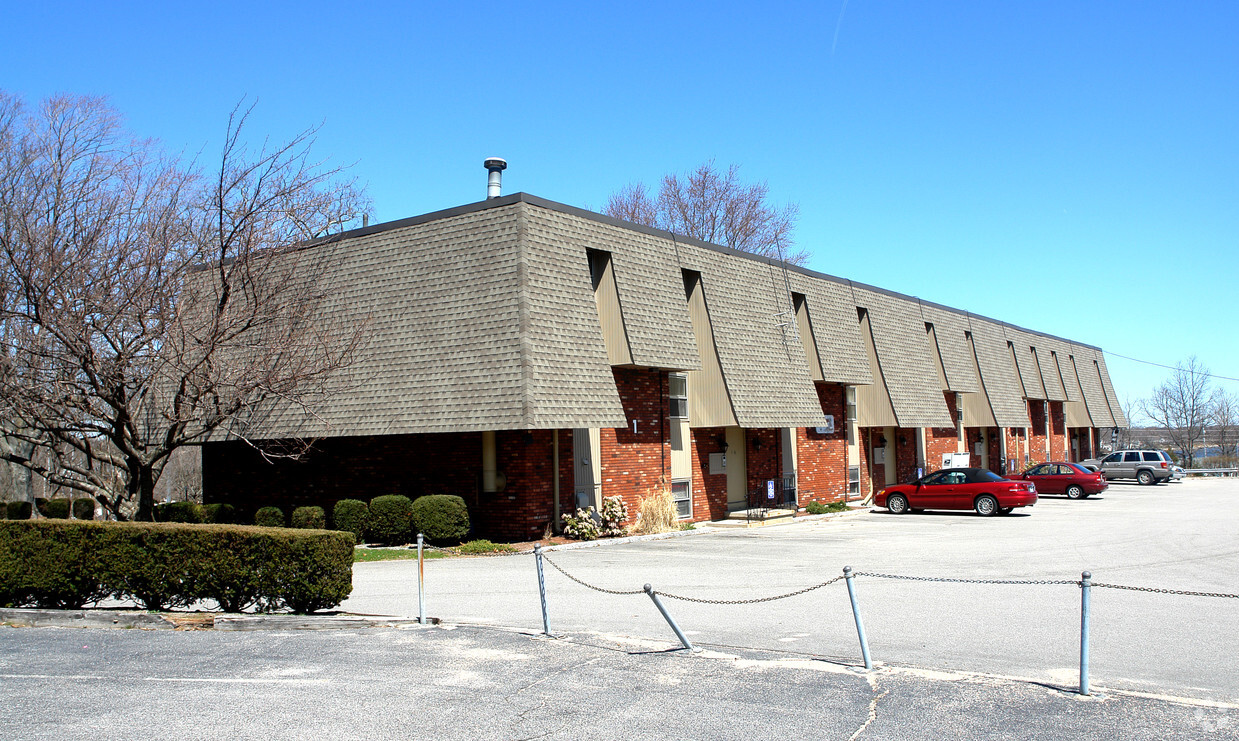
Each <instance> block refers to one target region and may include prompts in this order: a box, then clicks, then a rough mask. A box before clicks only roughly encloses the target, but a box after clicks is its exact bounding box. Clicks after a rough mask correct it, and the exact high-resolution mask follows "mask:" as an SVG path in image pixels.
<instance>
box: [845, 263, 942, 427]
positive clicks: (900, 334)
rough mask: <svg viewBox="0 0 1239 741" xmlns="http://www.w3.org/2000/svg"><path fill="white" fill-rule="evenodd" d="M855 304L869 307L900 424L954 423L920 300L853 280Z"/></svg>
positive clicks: (885, 375) (879, 351)
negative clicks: (893, 293) (873, 287)
mask: <svg viewBox="0 0 1239 741" xmlns="http://www.w3.org/2000/svg"><path fill="white" fill-rule="evenodd" d="M852 290H853V294H854V297H855V300H856V305H857V306H860V307H863V308H864V309H866V310H867V311H868V312H869V326H870V327H872V329H873V346H874V349H875V350H877V355H878V364H879V365H881V366H882V377H883V378H884V379H886V388H887V390H888V391H889V392H890V398H891V405H892V406H893V407H894V408H895V418H896V419H897V420H899V426H900V427H951V426H953V425H954V421H953V420H952V419H951V413H950V410H949V409H947V406H946V400H945V399H944V398H943V396H942V387H941V385H940V383H939V381H938V370H937V367H936V366H937V363H936V361H935V360H934V359H933V358H932V357H931V356H930V355H929V343H928V342H926V341H925V320H924V317H923V316H922V315H921V307H920V304H919V302H917V301H916V300H915V299H908V298H904V297H898V296H894V295H891V294H888V293H885V292H883V291H879V290H874V289H872V288H870V287H868V286H862V285H861V284H859V283H853V284H852Z"/></svg>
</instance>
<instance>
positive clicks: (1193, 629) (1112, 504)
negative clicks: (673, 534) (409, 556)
mask: <svg viewBox="0 0 1239 741" xmlns="http://www.w3.org/2000/svg"><path fill="white" fill-rule="evenodd" d="M550 558H551V559H552V560H553V561H554V562H555V563H556V564H557V565H559V566H560V567H562V568H563V569H564V570H565V571H567V572H568V573H570V574H572V575H573V576H575V577H577V578H578V579H581V580H582V581H585V582H588V583H590V584H593V585H596V586H600V587H603V588H606V589H611V590H620V591H623V590H633V589H640V588H641V586H642V585H643V584H645V583H650V584H652V585H654V587H655V588H656V589H658V590H659V591H660V592H665V593H673V594H680V595H684V596H690V597H696V598H705V599H714V600H744V599H753V598H758V597H765V596H772V595H778V594H781V593H784V592H790V591H794V590H798V589H801V588H804V587H807V586H812V585H814V584H817V583H820V582H823V581H825V580H827V579H829V578H831V577H834V576H836V575H838V574H839V573H840V570H841V569H842V567H843V566H845V565H851V566H852V567H853V568H854V569H856V570H857V571H859V572H879V573H887V574H897V575H905V576H916V577H947V578H963V579H1004V580H1005V579H1019V580H1036V581H1041V580H1078V579H1079V578H1080V573H1081V572H1082V571H1085V570H1088V571H1091V572H1092V573H1093V578H1094V580H1095V581H1097V582H1102V583H1110V584H1119V585H1129V586H1137V587H1149V588H1159V589H1172V590H1191V591H1203V592H1223V593H1235V592H1239V480H1235V479H1212V480H1189V481H1184V482H1181V483H1172V484H1163V485H1159V486H1154V487H1141V486H1138V485H1135V484H1126V483H1117V482H1116V483H1114V484H1112V485H1111V487H1110V489H1109V490H1108V491H1107V492H1105V493H1103V494H1101V495H1098V496H1094V497H1091V498H1089V499H1086V500H1080V501H1070V500H1067V499H1066V498H1058V497H1044V498H1042V500H1041V501H1040V502H1039V503H1038V504H1037V506H1036V507H1034V508H1032V509H1031V510H1025V511H1023V512H1017V513H1016V514H1013V515H1011V516H1009V517H995V518H981V517H978V516H976V515H974V514H972V513H954V512H952V513H925V514H918V515H905V516H893V515H890V514H887V513H885V512H884V511H881V510H875V511H872V512H864V513H859V514H853V515H850V516H847V517H844V518H838V519H830V520H818V521H814V522H808V523H797V524H793V525H789V526H782V527H767V528H758V529H752V530H745V531H730V532H719V533H701V534H692V535H690V536H689V537H684V538H675V539H670V540H659V541H643V542H635V543H627V544H620V545H612V546H604V547H599V548H589V549H578V550H570V551H560V552H556V553H552V554H551V555H550ZM426 580H427V612H428V614H429V615H432V616H435V617H439V618H441V619H443V620H445V621H447V622H451V623H458V624H488V625H502V626H512V627H516V628H521V629H525V630H529V631H534V632H536V631H537V630H540V628H541V613H540V610H539V603H538V596H537V591H536V576H535V569H534V565H533V559H532V557H530V556H517V557H503V558H487V559H480V558H479V559H453V560H437V561H428V562H427V564H426ZM354 584H355V589H354V593H353V596H352V597H350V599H349V600H348V601H347V602H346V603H345V604H344V608H345V609H347V610H350V611H353V612H363V613H378V614H396V615H415V614H416V613H417V594H416V569H415V564H413V563H410V562H395V563H390V562H389V563H371V564H359V565H358V566H357V567H356V569H355V572H354ZM856 587H857V593H858V601H859V603H860V607H861V611H862V616H863V618H864V621H865V626H866V628H867V631H868V634H869V641H870V646H871V651H872V655H873V658H874V660H875V661H877V662H881V663H885V664H887V665H898V666H913V667H921V668H926V669H932V670H958V671H966V672H980V673H986V674H993V675H1000V676H1008V677H1019V678H1023V679H1027V680H1030V681H1034V682H1040V683H1043V684H1045V685H1047V686H1051V687H1058V688H1072V687H1074V686H1076V684H1077V682H1078V673H1079V668H1078V666H1079V665H1078V659H1079V655H1078V654H1079V623H1080V590H1079V588H1078V587H1077V586H1075V585H1014V586H1013V585H984V584H954V583H943V582H932V581H894V580H885V579H877V578H873V577H859V578H858V579H857V581H856ZM547 588H548V602H549V610H550V621H551V628H552V631H553V632H564V633H573V634H601V635H618V636H631V637H638V638H644V639H653V640H664V641H673V640H674V637H673V635H672V634H671V632H670V630H669V628H668V627H667V625H666V623H664V622H663V621H662V619H661V617H660V616H659V615H658V613H657V612H656V610H655V608H654V606H653V605H652V604H651V603H650V600H649V599H648V598H647V597H646V596H644V595H627V596H613V595H609V594H603V593H599V592H596V591H591V590H588V589H586V588H584V587H582V586H579V585H578V584H576V583H574V582H572V581H570V580H569V579H567V578H566V577H565V576H563V574H561V573H560V572H558V571H557V570H555V569H554V568H550V567H548V570H547ZM666 604H667V606H668V609H669V610H670V611H671V612H672V614H673V616H674V617H675V618H676V619H677V621H678V622H679V623H680V625H681V626H682V627H683V628H684V629H685V632H686V633H687V634H688V635H689V637H690V639H691V640H692V641H694V642H695V643H698V644H701V645H703V646H706V647H707V648H715V649H720V650H725V649H727V648H728V647H743V648H746V649H762V650H768V651H777V652H782V653H783V654H784V655H787V656H811V657H826V658H829V659H832V660H838V661H843V662H853V663H858V662H859V660H860V653H859V648H858V643H857V638H856V632H855V627H854V625H853V622H852V615H851V611H850V608H849V604H848V599H847V593H846V589H845V587H844V585H843V584H842V583H836V584H832V585H830V586H827V587H823V588H822V589H818V590H815V591H813V592H810V593H808V594H804V595H801V596H798V597H793V598H789V599H783V600H778V601H774V602H768V603H762V604H752V605H717V604H699V603H690V602H681V601H674V600H666ZM1092 610H1093V618H1092V632H1091V635H1092V662H1091V664H1092V665H1091V673H1090V676H1091V681H1092V684H1093V686H1094V688H1101V690H1106V689H1108V690H1114V691H1127V692H1135V693H1147V694H1150V695H1154V696H1170V697H1183V698H1194V699H1201V700H1208V701H1217V702H1223V703H1239V672H1236V671H1235V670H1234V667H1235V666H1239V647H1237V646H1236V643H1235V641H1234V638H1233V637H1234V636H1235V635H1239V600H1235V599H1218V598H1205V597H1187V596H1179V595H1170V594H1157V593H1148V592H1129V591H1119V590H1113V589H1094V592H1093V606H1092Z"/></svg>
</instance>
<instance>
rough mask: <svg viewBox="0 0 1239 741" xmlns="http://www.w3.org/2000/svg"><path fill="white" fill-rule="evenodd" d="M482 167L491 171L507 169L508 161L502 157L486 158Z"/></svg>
mask: <svg viewBox="0 0 1239 741" xmlns="http://www.w3.org/2000/svg"><path fill="white" fill-rule="evenodd" d="M482 166H483V167H485V168H486V169H487V170H491V171H495V170H498V171H502V170H506V169H508V161H507V160H505V159H504V158H502V157H487V158H486V161H485V162H483V163H482Z"/></svg>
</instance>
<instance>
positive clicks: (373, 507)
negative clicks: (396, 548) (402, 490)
mask: <svg viewBox="0 0 1239 741" xmlns="http://www.w3.org/2000/svg"><path fill="white" fill-rule="evenodd" d="M369 532H370V539H371V540H373V541H374V542H376V543H381V544H383V545H400V544H403V543H408V542H409V540H410V535H411V534H412V532H413V502H412V500H410V499H409V498H408V497H406V496H403V495H401V494H387V495H385V496H381V497H375V498H374V499H372V500H370V525H369Z"/></svg>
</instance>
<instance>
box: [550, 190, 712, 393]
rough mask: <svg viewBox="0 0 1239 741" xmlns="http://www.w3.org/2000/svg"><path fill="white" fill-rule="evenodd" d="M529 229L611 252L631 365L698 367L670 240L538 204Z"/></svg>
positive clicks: (556, 240)
mask: <svg viewBox="0 0 1239 741" xmlns="http://www.w3.org/2000/svg"><path fill="white" fill-rule="evenodd" d="M529 233H530V234H531V235H538V236H539V238H540V239H548V240H552V241H553V242H554V243H555V244H559V245H561V246H563V245H572V246H574V247H581V248H582V249H583V248H585V247H588V248H590V249H596V250H602V251H604V252H610V253H611V266H612V269H613V270H614V272H615V283H616V288H617V289H618V291H619V301H620V311H621V312H622V313H623V316H624V329H625V331H626V333H627V335H628V345H629V348H630V349H631V351H632V362H633V364H634V365H641V366H649V367H652V368H668V369H672V370H697V369H699V368H701V360H700V358H698V357H697V346H696V343H695V341H694V340H693V327H692V324H691V323H690V322H689V320H688V305H687V303H686V302H685V300H684V280H683V278H682V277H681V275H680V268H679V265H678V264H677V261H676V253H675V245H674V244H673V243H672V240H670V239H667V238H665V237H660V236H656V235H653V234H648V233H645V232H642V231H637V230H634V229H628V228H625V227H623V226H620V225H619V224H618V223H612V222H611V221H609V220H608V221H603V220H600V219H598V218H589V216H588V212H576V211H575V209H573V210H567V209H562V210H560V209H552V208H550V207H547V206H544V205H542V204H539V205H538V206H531V207H530V209H529ZM583 255H584V252H583V251H582V259H584V257H583Z"/></svg>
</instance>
